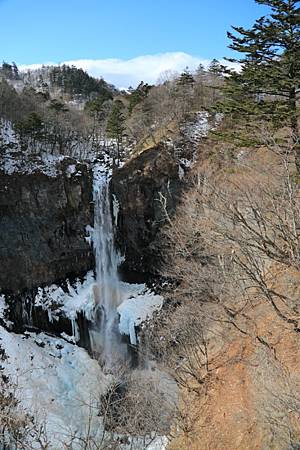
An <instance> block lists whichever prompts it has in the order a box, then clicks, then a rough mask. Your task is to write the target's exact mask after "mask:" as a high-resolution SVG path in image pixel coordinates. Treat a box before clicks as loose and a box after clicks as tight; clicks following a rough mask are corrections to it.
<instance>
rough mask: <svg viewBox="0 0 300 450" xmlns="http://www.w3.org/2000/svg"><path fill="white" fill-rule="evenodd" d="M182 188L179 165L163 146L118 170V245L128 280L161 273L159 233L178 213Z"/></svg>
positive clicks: (114, 183)
mask: <svg viewBox="0 0 300 450" xmlns="http://www.w3.org/2000/svg"><path fill="white" fill-rule="evenodd" d="M182 187H183V183H182V182H181V180H180V176H179V165H178V162H177V161H176V159H175V158H174V155H173V154H172V153H171V151H170V150H169V149H168V148H167V147H165V146H162V145H159V146H157V147H154V148H151V149H149V150H145V151H143V152H142V153H141V154H139V155H137V156H135V157H133V158H132V159H131V160H129V161H128V162H127V163H126V164H125V165H124V166H123V167H122V168H120V169H117V170H115V172H114V174H113V177H112V186H111V188H112V194H113V195H115V197H116V199H117V201H118V203H119V207H120V211H119V215H118V224H117V233H116V243H117V246H118V247H119V249H120V251H121V253H122V254H123V255H124V256H125V262H124V263H123V264H122V266H121V268H120V271H121V274H122V273H123V275H124V278H125V279H126V280H128V281H138V282H140V281H146V280H147V279H149V278H151V277H152V276H155V275H156V274H157V273H158V269H159V264H160V247H161V242H160V239H159V231H160V229H161V227H162V225H163V224H164V222H165V221H166V216H167V214H168V215H170V216H171V215H172V214H173V213H174V211H175V208H176V204H177V202H178V199H179V197H180V194H181V191H182ZM166 213H167V214H166Z"/></svg>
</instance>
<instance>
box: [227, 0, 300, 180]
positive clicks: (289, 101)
mask: <svg viewBox="0 0 300 450" xmlns="http://www.w3.org/2000/svg"><path fill="white" fill-rule="evenodd" d="M255 1H256V3H259V4H261V5H265V6H268V7H270V9H271V11H270V15H267V16H263V17H261V18H259V19H257V20H256V22H255V24H254V25H253V27H252V28H251V29H245V28H243V27H233V30H234V31H233V32H228V37H229V39H230V40H231V41H232V43H231V44H230V46H229V48H231V49H232V50H234V51H236V52H238V53H240V54H241V56H240V57H239V58H231V59H229V61H231V62H237V63H239V64H241V67H242V68H241V71H240V73H232V74H231V76H230V77H228V80H227V83H226V88H225V101H224V102H223V110H224V112H227V113H231V114H232V115H233V116H235V118H237V117H242V118H243V119H244V121H245V122H248V123H249V121H250V122H251V120H257V119H260V120H264V121H268V122H269V123H270V124H272V125H274V126H275V127H276V126H277V127H278V126H282V125H284V124H286V125H289V126H290V127H291V129H292V131H293V139H294V150H295V154H296V164H297V168H298V171H299V172H300V143H299V141H300V133H299V125H298V109H297V97H298V94H299V86H300V8H299V3H300V2H299V0H255Z"/></svg>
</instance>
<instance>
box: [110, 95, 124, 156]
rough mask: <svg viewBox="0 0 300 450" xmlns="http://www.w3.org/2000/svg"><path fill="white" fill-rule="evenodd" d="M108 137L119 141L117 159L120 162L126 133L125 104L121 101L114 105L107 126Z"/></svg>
mask: <svg viewBox="0 0 300 450" xmlns="http://www.w3.org/2000/svg"><path fill="white" fill-rule="evenodd" d="M106 132H107V136H108V137H110V138H112V139H115V140H116V141H117V153H118V155H117V158H118V160H120V145H121V143H122V140H123V137H124V132H125V116H124V104H123V102H121V100H116V101H115V102H114V103H113V106H112V109H111V112H110V114H109V117H108V120H107V126H106Z"/></svg>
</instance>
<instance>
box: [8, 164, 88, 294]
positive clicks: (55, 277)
mask: <svg viewBox="0 0 300 450" xmlns="http://www.w3.org/2000/svg"><path fill="white" fill-rule="evenodd" d="M64 164H65V167H62V172H61V174H60V175H58V176H56V177H49V176H47V175H45V174H43V173H40V172H36V173H31V174H22V173H14V174H11V175H7V174H4V173H1V174H0V265H1V267H2V270H1V271H0V289H1V293H2V294H14V295H17V294H21V293H22V292H24V291H25V290H30V289H33V288H35V287H38V286H43V285H45V284H51V283H54V282H58V281H60V280H65V279H66V278H73V277H76V276H79V275H80V274H83V273H86V272H87V271H88V270H90V269H92V268H93V266H94V257H93V252H92V249H91V247H90V245H89V244H88V242H86V240H85V236H86V226H87V225H89V224H92V223H93V205H92V178H91V175H90V174H89V172H88V169H87V167H86V166H85V165H80V174H78V172H77V173H75V174H68V173H66V171H65V169H67V167H68V165H67V163H66V162H65V163H64Z"/></svg>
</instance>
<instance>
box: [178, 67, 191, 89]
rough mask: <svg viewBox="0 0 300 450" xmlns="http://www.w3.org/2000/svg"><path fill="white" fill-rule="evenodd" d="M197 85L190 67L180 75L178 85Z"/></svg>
mask: <svg viewBox="0 0 300 450" xmlns="http://www.w3.org/2000/svg"><path fill="white" fill-rule="evenodd" d="M194 83H195V80H194V77H193V75H192V74H191V72H190V70H189V68H188V67H186V68H185V69H184V71H183V72H182V73H181V74H180V77H179V78H178V81H177V84H178V85H181V86H192V85H193V84H194Z"/></svg>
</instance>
